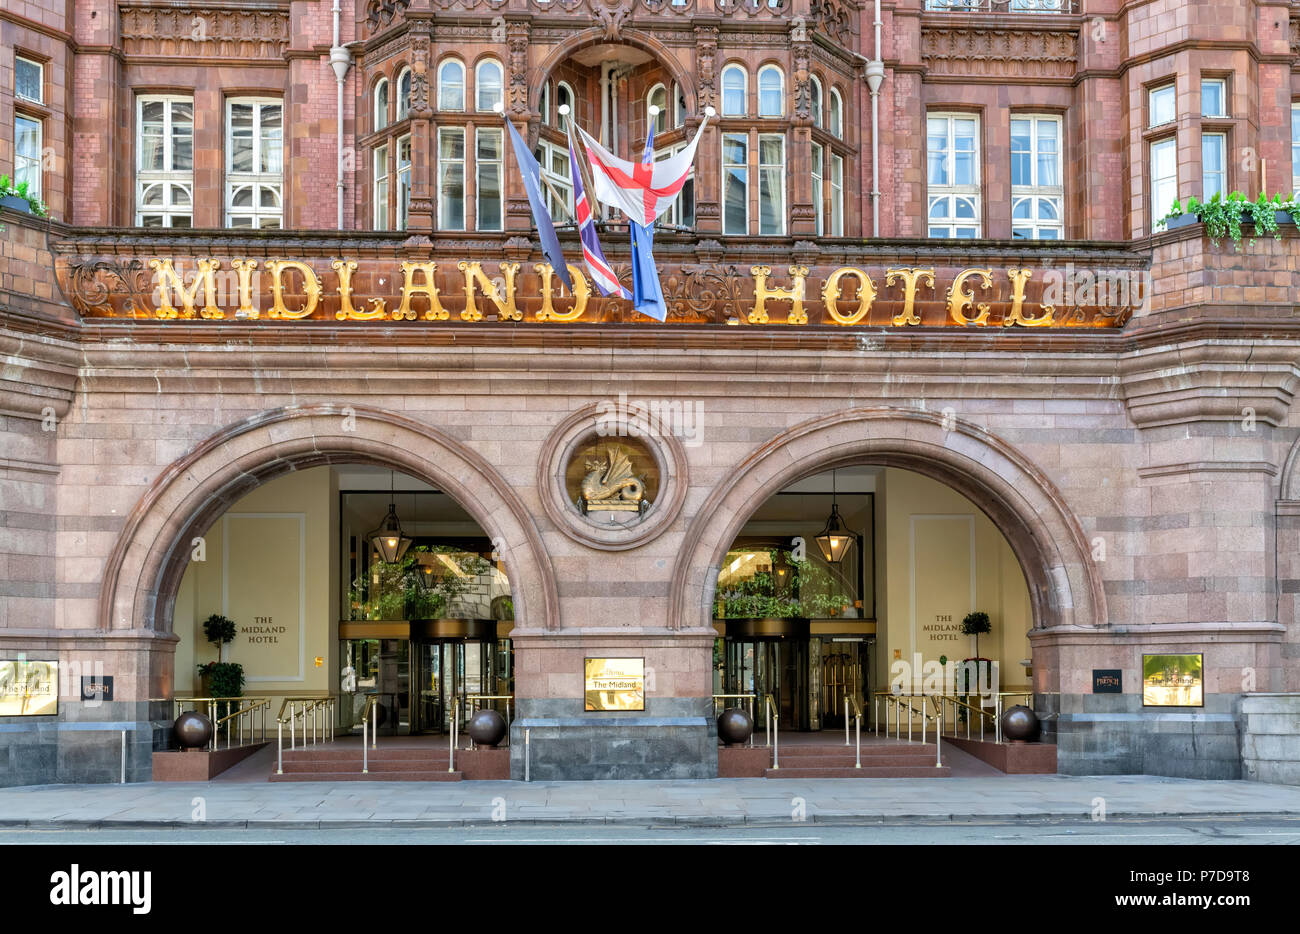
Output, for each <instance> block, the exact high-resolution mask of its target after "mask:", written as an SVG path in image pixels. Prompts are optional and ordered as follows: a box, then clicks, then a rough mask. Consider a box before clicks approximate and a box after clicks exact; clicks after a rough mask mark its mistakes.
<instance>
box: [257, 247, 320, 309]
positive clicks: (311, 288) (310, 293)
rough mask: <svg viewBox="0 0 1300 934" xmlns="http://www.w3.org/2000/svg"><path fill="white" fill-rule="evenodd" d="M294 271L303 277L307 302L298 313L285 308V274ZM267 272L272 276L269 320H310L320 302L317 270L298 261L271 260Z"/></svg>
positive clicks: (267, 265)
mask: <svg viewBox="0 0 1300 934" xmlns="http://www.w3.org/2000/svg"><path fill="white" fill-rule="evenodd" d="M290 269H292V270H293V271H294V272H297V273H300V274H301V275H302V290H303V292H304V293H305V294H306V296H307V302H306V304H304V305H303V306H302V307H301V308H299V309H298V310H297V311H290V310H289V309H288V308H286V307H285V306H284V274H285V272H287V271H288V270H290ZM266 271H267V272H269V273H270V274H271V311H270V314H268V315H267V317H268V318H310V317H311V313H312V312H313V311H315V310H316V303H317V302H319V301H320V280H319V279H317V278H316V270H314V269H312V268H311V267H310V266H308V265H307V264H306V263H300V262H298V261H297V260H292V259H291V260H274V259H273V260H271V261H270V262H269V263H267V264H266Z"/></svg>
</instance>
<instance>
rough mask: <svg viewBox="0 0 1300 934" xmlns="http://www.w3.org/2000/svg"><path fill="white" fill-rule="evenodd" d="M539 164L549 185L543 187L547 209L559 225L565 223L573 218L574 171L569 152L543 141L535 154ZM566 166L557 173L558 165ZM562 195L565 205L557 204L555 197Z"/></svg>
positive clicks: (565, 148)
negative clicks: (570, 163) (556, 167)
mask: <svg viewBox="0 0 1300 934" xmlns="http://www.w3.org/2000/svg"><path fill="white" fill-rule="evenodd" d="M534 156H535V157H536V159H537V164H538V165H539V166H541V170H542V177H543V178H545V179H546V181H547V182H548V183H549V184H548V185H543V186H542V197H543V198H544V199H545V200H546V209H547V210H548V211H550V212H551V217H552V218H553V219H554V220H555V222H556V223H557V224H558V223H565V222H566V221H569V220H572V218H573V210H574V203H573V179H572V178H571V177H570V176H571V175H572V173H573V169H572V168H571V167H570V165H569V150H568V147H566V146H557V145H556V144H555V143H548V142H547V141H546V140H541V141H540V142H539V144H538V147H537V152H536V153H534ZM557 163H558V164H559V165H562V166H564V171H563V172H562V173H561V172H556V171H555V170H554V166H555V165H556V164H557ZM556 194H558V195H560V197H561V199H562V201H563V203H562V204H558V205H557V204H556V203H555V202H556V198H555V195H556Z"/></svg>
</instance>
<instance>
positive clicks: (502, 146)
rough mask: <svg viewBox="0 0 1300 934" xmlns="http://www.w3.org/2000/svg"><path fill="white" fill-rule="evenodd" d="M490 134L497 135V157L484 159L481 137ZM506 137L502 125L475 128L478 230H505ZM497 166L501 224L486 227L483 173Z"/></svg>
mask: <svg viewBox="0 0 1300 934" xmlns="http://www.w3.org/2000/svg"><path fill="white" fill-rule="evenodd" d="M480 136H489V137H496V141H497V157H496V158H495V159H484V158H483V157H482V154H481V152H480V150H479V137H480ZM505 160H506V138H505V130H504V129H503V128H501V127H476V128H475V129H474V228H475V229H476V230H504V229H505V225H506V201H505V198H506V161H505ZM492 166H495V167H496V174H497V196H496V199H495V200H496V208H497V217H498V218H500V224H499V225H498V226H496V227H485V226H484V224H483V213H484V212H483V205H484V204H485V203H486V202H485V201H484V199H483V189H484V185H483V173H484V171H485V170H486V169H488V168H490V167H492Z"/></svg>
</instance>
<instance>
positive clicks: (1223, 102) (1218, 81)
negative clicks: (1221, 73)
mask: <svg viewBox="0 0 1300 934" xmlns="http://www.w3.org/2000/svg"><path fill="white" fill-rule="evenodd" d="M1207 85H1218V87H1219V104H1220V106H1219V111H1220V112H1219V113H1207V112H1206V110H1205V88H1206V86H1207ZM1228 110H1229V108H1228V79H1227V78H1202V79H1201V116H1202V117H1226V116H1228Z"/></svg>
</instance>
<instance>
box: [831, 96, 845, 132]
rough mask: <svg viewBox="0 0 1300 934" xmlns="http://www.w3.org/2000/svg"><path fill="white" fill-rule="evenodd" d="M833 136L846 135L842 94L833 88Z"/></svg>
mask: <svg viewBox="0 0 1300 934" xmlns="http://www.w3.org/2000/svg"><path fill="white" fill-rule="evenodd" d="M830 131H831V135H832V136H843V135H844V104H843V103H842V102H841V101H840V92H839V91H837V90H836V89H835V88H831V125H830Z"/></svg>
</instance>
